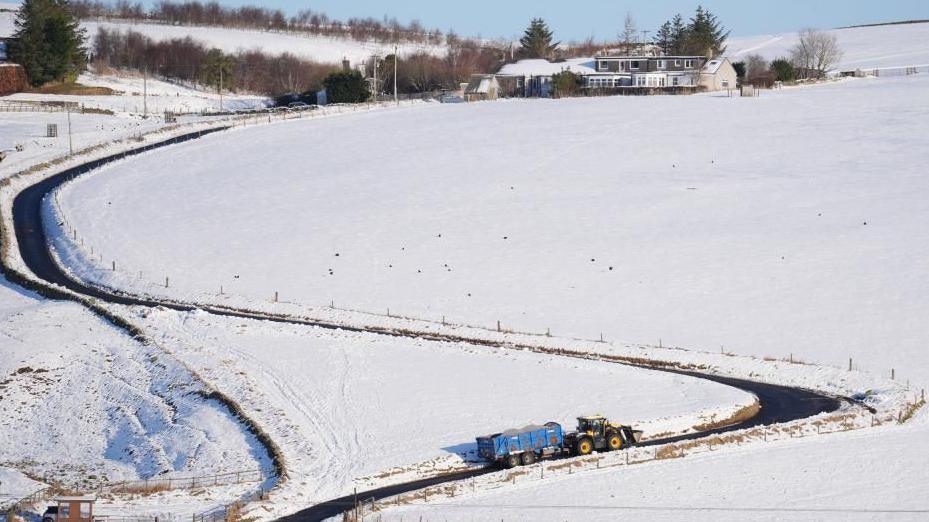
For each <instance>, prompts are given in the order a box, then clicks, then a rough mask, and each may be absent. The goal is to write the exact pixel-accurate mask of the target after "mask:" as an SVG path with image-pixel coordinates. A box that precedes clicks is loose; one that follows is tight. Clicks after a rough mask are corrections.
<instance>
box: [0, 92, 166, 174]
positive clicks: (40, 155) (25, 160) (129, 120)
mask: <svg viewBox="0 0 929 522" xmlns="http://www.w3.org/2000/svg"><path fill="white" fill-rule="evenodd" d="M5 99H7V98H0V100H5ZM70 119H71V142H70V146H73V148H74V150H75V151H78V150H81V149H83V148H85V147H88V146H91V145H95V144H98V143H101V142H107V141H110V140H117V139H122V138H129V137H132V136H137V135H139V134H142V133H145V132H148V131H151V130H155V129H157V128H158V127H160V126H161V125H162V122H160V121H159V120H158V119H155V118H151V119H148V120H145V119H142V118H141V117H133V116H127V115H123V116H108V115H102V114H89V113H88V114H80V113H73V114H71V115H70ZM50 123H53V124H56V125H58V137H57V138H48V137H46V135H47V133H46V131H47V126H48V124H50ZM17 146H19V147H21V148H22V150H17V149H16V147H17ZM68 150H69V139H68V114H67V113H66V112H0V151H4V152H6V154H7V157H6V159H4V160H3V161H2V162H0V178H2V177H6V176H9V175H10V174H13V173H16V172H18V171H20V170H22V169H24V168H26V167H29V166H31V165H34V164H36V163H41V162H43V161H47V160H48V159H52V158H54V157H58V156H63V155H66V154H68Z"/></svg>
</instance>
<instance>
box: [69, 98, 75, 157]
mask: <svg viewBox="0 0 929 522" xmlns="http://www.w3.org/2000/svg"><path fill="white" fill-rule="evenodd" d="M68 155H69V156H73V155H74V143H73V142H72V141H71V106H70V105H68Z"/></svg>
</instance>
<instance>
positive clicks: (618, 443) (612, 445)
mask: <svg viewBox="0 0 929 522" xmlns="http://www.w3.org/2000/svg"><path fill="white" fill-rule="evenodd" d="M606 447H607V449H608V450H610V451H616V450H619V449H623V438H622V437H620V436H619V433H617V432H615V431H611V432H609V433H608V434H607V436H606Z"/></svg>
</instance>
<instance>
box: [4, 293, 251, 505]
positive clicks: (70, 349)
mask: <svg viewBox="0 0 929 522" xmlns="http://www.w3.org/2000/svg"><path fill="white" fill-rule="evenodd" d="M198 389H202V387H201V386H200V385H199V384H198V383H197V382H196V380H195V379H194V378H193V377H192V376H191V375H190V373H189V372H188V371H187V370H186V369H185V368H184V367H183V366H181V365H179V364H178V363H177V362H176V361H173V360H172V359H171V357H170V356H167V355H166V354H164V353H161V352H159V351H158V350H157V349H156V348H154V347H145V346H142V345H139V344H138V343H136V342H134V341H132V340H131V339H129V338H128V337H126V336H125V335H123V333H122V332H120V331H117V330H115V329H114V328H112V327H111V326H109V325H107V324H105V323H103V322H102V321H101V320H100V319H99V318H97V317H95V316H93V315H92V314H90V313H88V312H87V311H86V310H84V309H83V307H81V306H78V305H76V304H71V303H60V302H59V303H55V302H44V301H42V300H40V299H37V298H36V297H35V296H32V295H28V294H23V293H21V292H19V291H17V290H16V289H15V288H14V287H12V286H11V285H9V284H8V283H7V282H6V281H4V280H2V279H0V419H2V420H0V430H2V433H3V436H2V437H0V469H2V466H16V467H17V468H19V469H21V470H25V471H28V472H31V473H33V474H34V476H40V477H41V476H46V475H48V476H52V477H54V478H55V479H56V480H58V481H61V482H62V483H64V484H67V485H70V486H71V487H75V486H77V485H80V486H84V487H88V486H90V487H93V486H96V485H97V484H98V483H99V482H101V481H104V480H120V479H137V478H149V477H152V476H156V475H162V476H172V474H177V473H180V474H182V475H189V474H191V473H197V474H205V473H209V472H221V471H235V470H238V469H242V468H243V467H244V468H245V469H255V468H257V467H259V466H263V467H267V462H266V460H267V457H266V456H264V455H262V454H261V451H262V449H261V447H260V446H258V445H257V444H256V443H255V441H254V440H253V438H252V436H251V435H248V434H247V433H246V432H245V431H244V430H242V429H241V428H240V426H239V425H238V423H237V422H236V421H235V420H234V418H233V417H232V415H231V414H230V413H229V411H228V410H226V409H225V407H223V406H221V405H219V404H216V403H213V402H211V401H204V400H202V399H199V398H198V396H197V395H195V394H194V393H192V392H195V391H197V390H198ZM6 485H7V484H6V483H4V486H6ZM27 493H28V492H27Z"/></svg>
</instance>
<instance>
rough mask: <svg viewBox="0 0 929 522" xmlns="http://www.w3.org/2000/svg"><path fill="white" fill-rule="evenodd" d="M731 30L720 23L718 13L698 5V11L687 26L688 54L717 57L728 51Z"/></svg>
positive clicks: (686, 47)
mask: <svg viewBox="0 0 929 522" xmlns="http://www.w3.org/2000/svg"><path fill="white" fill-rule="evenodd" d="M727 38H729V31H727V30H726V28H724V27H723V26H722V24H720V23H719V20H718V19H717V18H716V15H714V14H713V13H711V12H709V11H707V10H705V9H703V6H697V12H696V13H695V14H694V17H693V18H691V19H690V25H689V26H688V27H687V37H686V44H685V50H686V51H687V53H688V54H693V55H698V56H706V57H707V58H716V57H717V56H719V55H721V54H723V53H725V52H726V39H727Z"/></svg>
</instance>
